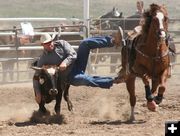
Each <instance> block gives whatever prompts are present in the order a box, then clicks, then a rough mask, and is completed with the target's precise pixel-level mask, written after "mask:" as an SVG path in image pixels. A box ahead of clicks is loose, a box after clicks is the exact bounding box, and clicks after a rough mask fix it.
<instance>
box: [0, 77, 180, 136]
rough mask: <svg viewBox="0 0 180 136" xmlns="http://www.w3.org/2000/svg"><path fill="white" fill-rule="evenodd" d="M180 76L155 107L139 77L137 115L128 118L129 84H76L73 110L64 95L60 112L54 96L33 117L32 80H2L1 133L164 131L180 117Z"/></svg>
mask: <svg viewBox="0 0 180 136" xmlns="http://www.w3.org/2000/svg"><path fill="white" fill-rule="evenodd" d="M178 80H180V78H179V77H178V76H173V77H172V78H170V79H169V80H168V86H167V91H166V92H165V99H164V100H163V102H162V104H161V105H160V106H159V108H158V110H157V111H156V112H150V111H149V110H148V109H147V107H146V100H145V92H144V86H143V84H142V81H141V80H137V81H136V95H137V104H136V108H135V117H136V121H135V122H134V123H129V122H128V121H127V119H128V117H129V113H130V112H129V111H130V106H129V98H128V93H127V90H126V89H125V84H118V85H114V86H113V87H112V88H111V89H109V90H108V89H100V88H91V87H73V86H72V87H71V88H70V98H71V100H72V102H73V106H74V111H73V112H69V111H68V109H67V105H66V102H65V101H64V100H62V110H61V116H59V117H58V116H55V115H54V112H53V111H54V110H53V108H54V102H52V103H50V104H48V105H47V108H48V110H49V111H50V114H51V115H49V116H48V115H47V116H45V117H44V118H41V119H42V120H38V121H37V120H36V121H34V120H32V118H33V119H34V115H35V114H36V113H37V112H36V110H37V109H38V105H37V104H36V103H35V100H34V94H33V89H32V84H31V83H25V84H13V85H1V88H0V98H1V102H0V135H1V136H69V135H71V136H85V135H86V136H132V135H133V136H136V135H138V136H164V133H165V122H166V121H175V120H180V100H179V98H180V82H179V81H178Z"/></svg>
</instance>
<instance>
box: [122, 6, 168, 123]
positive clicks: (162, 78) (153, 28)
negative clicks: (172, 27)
mask: <svg viewBox="0 0 180 136" xmlns="http://www.w3.org/2000/svg"><path fill="white" fill-rule="evenodd" d="M167 30H168V18H167V11H166V8H165V7H164V6H159V5H156V4H151V5H150V9H149V10H147V11H146V12H145V13H144V24H143V26H142V32H141V34H140V35H139V36H138V37H137V38H135V39H134V41H133V45H132V46H133V48H134V50H133V49H132V50H133V51H134V53H135V57H132V56H130V58H131V59H130V60H132V58H135V59H134V61H133V62H132V61H131V62H130V64H129V65H130V67H131V68H130V72H129V74H128V75H127V80H126V81H125V83H126V87H127V90H128V92H129V95H130V105H131V108H132V109H131V116H130V120H131V121H133V120H135V117H134V107H135V104H136V96H135V79H136V77H140V78H141V79H142V81H143V83H144V85H145V92H146V99H147V107H148V109H149V110H151V111H155V110H156V107H157V106H158V104H160V103H161V101H162V98H163V94H164V92H165V90H166V80H167V78H168V71H169V63H170V62H169V55H168V53H169V50H168V45H167V43H166V35H167ZM132 50H131V51H132ZM150 82H151V83H152V86H151V88H150Z"/></svg>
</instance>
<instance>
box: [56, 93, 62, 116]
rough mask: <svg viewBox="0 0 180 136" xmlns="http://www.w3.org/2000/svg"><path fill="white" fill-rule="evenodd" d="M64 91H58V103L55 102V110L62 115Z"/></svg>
mask: <svg viewBox="0 0 180 136" xmlns="http://www.w3.org/2000/svg"><path fill="white" fill-rule="evenodd" d="M62 93H63V91H62V90H59V92H58V94H57V96H56V104H55V107H54V110H55V112H56V114H57V115H60V110H61V100H62Z"/></svg>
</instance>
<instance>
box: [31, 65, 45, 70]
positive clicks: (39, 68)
mask: <svg viewBox="0 0 180 136" xmlns="http://www.w3.org/2000/svg"><path fill="white" fill-rule="evenodd" d="M30 68H32V69H34V70H42V69H43V68H41V67H36V66H31V67H30Z"/></svg>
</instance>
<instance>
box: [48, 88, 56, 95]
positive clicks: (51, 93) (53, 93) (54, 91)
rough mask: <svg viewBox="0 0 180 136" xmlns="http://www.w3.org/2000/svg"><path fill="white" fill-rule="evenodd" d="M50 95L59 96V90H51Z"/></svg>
mask: <svg viewBox="0 0 180 136" xmlns="http://www.w3.org/2000/svg"><path fill="white" fill-rule="evenodd" d="M49 94H50V95H57V94H58V90H57V89H50V90H49Z"/></svg>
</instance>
